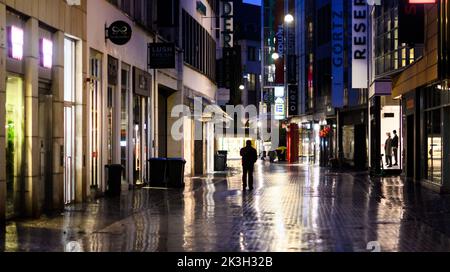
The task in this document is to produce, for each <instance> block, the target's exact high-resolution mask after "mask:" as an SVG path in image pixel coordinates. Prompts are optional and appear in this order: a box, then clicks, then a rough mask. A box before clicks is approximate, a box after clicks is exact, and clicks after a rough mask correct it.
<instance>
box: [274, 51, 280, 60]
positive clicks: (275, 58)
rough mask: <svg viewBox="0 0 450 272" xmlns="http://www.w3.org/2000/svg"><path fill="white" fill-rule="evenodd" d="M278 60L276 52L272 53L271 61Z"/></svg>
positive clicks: (278, 55)
mask: <svg viewBox="0 0 450 272" xmlns="http://www.w3.org/2000/svg"><path fill="white" fill-rule="evenodd" d="M279 58H280V54H278V53H277V52H274V53H272V59H273V60H277V59H279Z"/></svg>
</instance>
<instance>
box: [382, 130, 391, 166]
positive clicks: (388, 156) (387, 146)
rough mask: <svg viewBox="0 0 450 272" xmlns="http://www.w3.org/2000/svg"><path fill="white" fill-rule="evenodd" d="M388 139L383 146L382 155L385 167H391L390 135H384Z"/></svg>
mask: <svg viewBox="0 0 450 272" xmlns="http://www.w3.org/2000/svg"><path fill="white" fill-rule="evenodd" d="M386 136H387V137H388V138H387V139H386V143H385V144H384V153H385V155H386V165H387V167H392V138H391V133H386Z"/></svg>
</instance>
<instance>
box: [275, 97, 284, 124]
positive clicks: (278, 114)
mask: <svg viewBox="0 0 450 272" xmlns="http://www.w3.org/2000/svg"><path fill="white" fill-rule="evenodd" d="M285 112H286V105H285V103H284V99H283V98H281V97H278V98H277V99H276V100H275V120H283V119H284V118H285V116H286V114H285Z"/></svg>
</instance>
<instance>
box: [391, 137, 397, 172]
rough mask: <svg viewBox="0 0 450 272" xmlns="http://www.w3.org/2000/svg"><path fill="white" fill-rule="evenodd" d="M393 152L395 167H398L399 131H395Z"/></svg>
mask: <svg viewBox="0 0 450 272" xmlns="http://www.w3.org/2000/svg"><path fill="white" fill-rule="evenodd" d="M391 144H392V152H394V159H395V163H394V166H398V136H397V131H396V130H394V138H392V143H391Z"/></svg>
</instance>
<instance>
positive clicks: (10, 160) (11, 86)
mask: <svg viewBox="0 0 450 272" xmlns="http://www.w3.org/2000/svg"><path fill="white" fill-rule="evenodd" d="M5 121H6V122H5V124H6V188H7V191H6V217H7V218H10V217H12V216H14V215H15V214H16V211H17V209H18V205H16V203H20V202H21V201H20V196H19V195H18V192H20V188H21V187H22V186H23V182H24V178H23V166H24V165H23V162H24V159H25V158H24V149H25V145H24V139H25V131H24V126H25V122H24V121H25V111H24V93H23V79H22V78H21V77H17V76H7V80H6V120H5Z"/></svg>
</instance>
